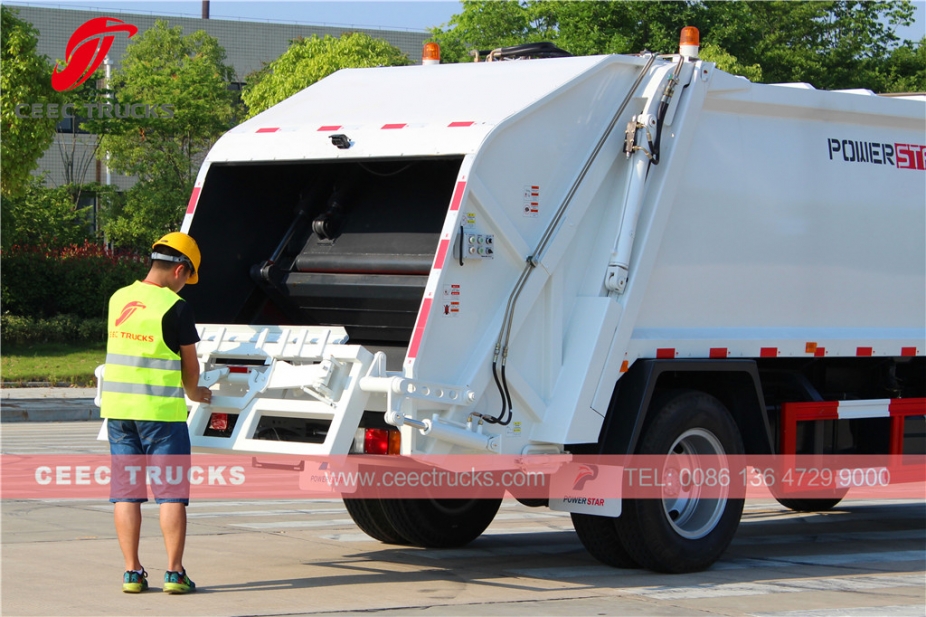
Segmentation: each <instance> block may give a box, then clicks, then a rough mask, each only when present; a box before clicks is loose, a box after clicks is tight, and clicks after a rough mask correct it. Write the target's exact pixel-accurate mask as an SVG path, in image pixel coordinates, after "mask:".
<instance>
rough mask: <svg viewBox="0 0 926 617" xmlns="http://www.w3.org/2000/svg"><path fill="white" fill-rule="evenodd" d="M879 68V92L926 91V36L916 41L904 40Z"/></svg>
mask: <svg viewBox="0 0 926 617" xmlns="http://www.w3.org/2000/svg"><path fill="white" fill-rule="evenodd" d="M879 70H880V72H881V78H882V80H883V83H884V85H883V87H882V89H881V92H926V37H923V38H922V39H920V41H919V42H918V43H912V42H910V41H904V44H903V45H901V46H900V47H898V48H897V49H895V50H894V51H892V52H891V55H890V57H889V58H888V60H887V63H886V64H885V65H884V66H882V67H880V68H879Z"/></svg>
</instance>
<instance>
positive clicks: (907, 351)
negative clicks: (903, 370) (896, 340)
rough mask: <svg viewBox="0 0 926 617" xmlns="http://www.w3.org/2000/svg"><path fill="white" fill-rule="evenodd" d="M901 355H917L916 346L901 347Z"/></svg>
mask: <svg viewBox="0 0 926 617" xmlns="http://www.w3.org/2000/svg"><path fill="white" fill-rule="evenodd" d="M900 355H902V356H915V355H916V347H901V348H900Z"/></svg>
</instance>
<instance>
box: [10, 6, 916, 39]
mask: <svg viewBox="0 0 926 617" xmlns="http://www.w3.org/2000/svg"><path fill="white" fill-rule="evenodd" d="M4 4H9V5H15V4H30V5H40V6H56V7H61V8H74V9H100V10H101V12H105V11H107V10H112V11H115V10H120V11H131V12H140V13H157V14H167V15H185V16H194V17H198V16H199V15H200V13H201V7H202V2H200V1H187V2H140V1H139V2H133V1H126V0H123V1H120V2H114V1H94V0H28V1H25V2H16V1H15V0H13V1H9V2H4ZM914 5H915V7H916V15H915V20H916V21H915V23H914V25H913V26H911V27H908V28H902V29H900V30H898V32H897V34H898V35H899V36H900V37H901V38H907V39H911V40H914V41H918V40H919V39H920V38H921V37H922V36H924V35H926V0H917V1H916V2H914ZM461 10H462V5H461V4H460V2H458V1H455V0H405V1H393V0H358V1H354V0H340V1H338V2H324V1H314V0H309V1H306V0H298V1H297V0H291V1H288V2H254V1H253V0H252V1H244V0H210V13H211V15H212V17H213V18H214V19H221V18H240V19H255V20H257V19H268V20H271V21H290V22H293V21H295V22H302V23H308V24H317V25H337V26H379V27H385V28H399V29H411V30H426V29H428V28H430V27H432V26H439V25H441V24H444V23H446V22H447V21H448V20H449V19H450V17H451V16H452V15H453V14H454V13H458V12H460V11H461Z"/></svg>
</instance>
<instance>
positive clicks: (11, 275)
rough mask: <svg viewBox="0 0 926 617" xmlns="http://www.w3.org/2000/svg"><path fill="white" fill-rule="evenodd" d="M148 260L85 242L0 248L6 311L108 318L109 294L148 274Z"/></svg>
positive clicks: (0, 286)
mask: <svg viewBox="0 0 926 617" xmlns="http://www.w3.org/2000/svg"><path fill="white" fill-rule="evenodd" d="M147 271H148V265H147V259H146V258H145V257H141V256H138V255H135V254H129V253H125V252H114V251H111V250H108V249H106V248H104V247H102V246H100V245H98V244H93V243H90V242H86V243H84V244H83V245H74V246H69V247H64V248H57V249H56V248H50V247H48V246H20V245H13V246H11V247H10V248H9V249H4V250H3V251H2V252H0V296H2V298H3V312H4V313H5V314H12V315H20V316H28V317H33V318H50V317H54V316H56V315H63V314H71V315H76V316H77V317H79V318H84V319H86V318H96V319H101V318H105V317H106V312H107V305H108V302H109V297H110V296H111V295H112V294H113V292H115V291H116V290H117V289H119V288H120V287H124V286H126V285H128V284H129V283H131V282H132V281H134V280H138V279H141V278H143V277H144V275H145V273H146V272H147Z"/></svg>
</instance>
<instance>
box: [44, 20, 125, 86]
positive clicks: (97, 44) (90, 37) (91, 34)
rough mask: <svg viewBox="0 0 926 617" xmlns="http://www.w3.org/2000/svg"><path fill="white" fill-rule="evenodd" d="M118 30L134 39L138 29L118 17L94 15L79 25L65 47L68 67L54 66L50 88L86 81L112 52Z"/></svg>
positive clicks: (75, 84)
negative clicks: (59, 68)
mask: <svg viewBox="0 0 926 617" xmlns="http://www.w3.org/2000/svg"><path fill="white" fill-rule="evenodd" d="M116 32H125V33H126V35H127V36H128V38H132V37H133V36H135V34H136V33H137V32H138V28H137V27H135V26H133V25H132V24H129V23H126V22H124V21H122V20H121V19H116V18H115V17H95V18H93V19H90V20H88V21H86V22H84V23H83V24H81V25H80V26H78V27H77V30H75V31H74V34H72V35H71V38H70V39H68V44H67V46H66V47H65V49H64V61H65V63H66V65H67V66H66V67H65V68H64V69H62V70H60V71H59V70H58V65H57V64H56V65H55V69H54V71H52V74H51V87H52V88H54V89H55V90H57V91H58V92H66V91H68V90H73V89H74V88H76V87H77V86H79V85H80V84H82V83H84V82H85V81H87V79H89V78H90V76H91V75H93V72H94V71H95V70H96V69H97V68H98V67H99V66H100V64H101V63H102V62H103V59H104V58H106V54H107V53H109V48H110V47H112V45H113V41H115V40H116V37H115V33H116Z"/></svg>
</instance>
